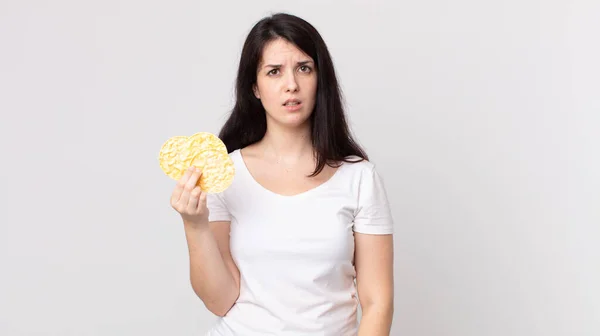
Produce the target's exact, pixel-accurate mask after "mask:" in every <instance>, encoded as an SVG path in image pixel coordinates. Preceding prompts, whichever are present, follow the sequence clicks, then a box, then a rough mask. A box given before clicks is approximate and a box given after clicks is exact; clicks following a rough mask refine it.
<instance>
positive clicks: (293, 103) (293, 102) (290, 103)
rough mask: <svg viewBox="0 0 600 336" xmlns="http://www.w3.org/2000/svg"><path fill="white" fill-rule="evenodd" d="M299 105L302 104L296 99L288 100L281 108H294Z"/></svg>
mask: <svg viewBox="0 0 600 336" xmlns="http://www.w3.org/2000/svg"><path fill="white" fill-rule="evenodd" d="M300 104H302V102H301V101H300V100H298V99H288V100H286V101H285V103H283V106H285V107H296V106H299V105H300Z"/></svg>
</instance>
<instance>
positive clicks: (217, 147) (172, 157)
mask: <svg viewBox="0 0 600 336" xmlns="http://www.w3.org/2000/svg"><path fill="white" fill-rule="evenodd" d="M159 162H160V167H161V169H162V170H163V172H165V174H166V175H167V176H169V177H170V178H172V179H174V180H179V179H181V177H182V176H183V174H185V171H186V170H187V169H188V168H189V167H190V166H195V167H198V168H200V169H201V170H202V171H203V173H202V176H201V177H200V179H199V180H198V183H197V184H196V185H198V186H200V188H201V189H202V190H203V191H204V192H208V193H219V192H222V191H224V190H225V189H227V188H228V187H229V186H230V185H231V183H232V182H233V177H234V175H235V168H234V165H233V161H232V160H231V158H230V157H229V154H228V152H227V147H226V146H225V144H224V143H223V141H221V139H219V138H218V137H217V136H215V135H213V134H211V133H208V132H199V133H196V134H194V135H191V136H175V137H172V138H170V139H169V140H167V141H166V142H165V143H164V144H163V146H162V147H161V150H160V153H159Z"/></svg>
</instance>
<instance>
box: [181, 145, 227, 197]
mask: <svg viewBox="0 0 600 336" xmlns="http://www.w3.org/2000/svg"><path fill="white" fill-rule="evenodd" d="M191 165H193V166H195V167H198V168H200V170H201V171H202V175H201V176H200V179H199V180H198V183H197V184H196V185H198V186H200V189H202V191H204V192H207V193H220V192H222V191H224V190H225V189H227V188H228V187H229V186H230V185H231V183H232V182H233V177H234V175H235V167H234V165H233V161H232V160H231V158H230V157H229V155H228V153H227V152H226V151H217V150H212V149H207V150H204V151H201V152H200V153H198V154H197V155H196V156H195V157H194V159H193V160H192V163H191Z"/></svg>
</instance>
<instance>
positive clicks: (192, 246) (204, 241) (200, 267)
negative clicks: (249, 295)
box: [184, 222, 240, 316]
mask: <svg viewBox="0 0 600 336" xmlns="http://www.w3.org/2000/svg"><path fill="white" fill-rule="evenodd" d="M184 227H185V236H186V240H187V244H188V250H189V254H190V280H191V283H192V288H193V289H194V292H195V293H196V295H198V297H200V299H201V300H202V302H204V305H205V306H206V308H207V309H208V310H210V311H211V312H212V313H213V314H215V315H218V316H224V315H225V314H227V312H228V311H229V310H230V309H231V307H232V306H233V304H234V303H235V301H236V300H237V298H238V296H239V292H240V273H239V270H238V268H237V266H236V265H235V263H234V261H233V259H232V258H231V253H230V252H229V227H230V222H211V223H209V224H208V225H185V226H184Z"/></svg>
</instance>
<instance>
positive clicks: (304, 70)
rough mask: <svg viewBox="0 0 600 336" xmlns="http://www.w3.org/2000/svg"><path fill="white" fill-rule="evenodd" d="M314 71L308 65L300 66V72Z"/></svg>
mask: <svg viewBox="0 0 600 336" xmlns="http://www.w3.org/2000/svg"><path fill="white" fill-rule="evenodd" d="M311 70H312V69H311V68H310V67H309V66H308V65H302V66H300V71H302V72H310V71H311Z"/></svg>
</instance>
